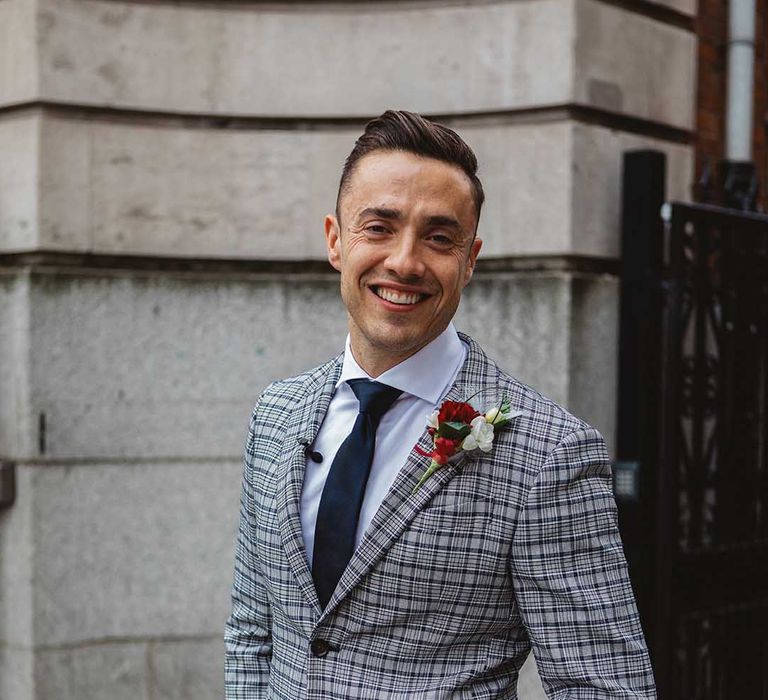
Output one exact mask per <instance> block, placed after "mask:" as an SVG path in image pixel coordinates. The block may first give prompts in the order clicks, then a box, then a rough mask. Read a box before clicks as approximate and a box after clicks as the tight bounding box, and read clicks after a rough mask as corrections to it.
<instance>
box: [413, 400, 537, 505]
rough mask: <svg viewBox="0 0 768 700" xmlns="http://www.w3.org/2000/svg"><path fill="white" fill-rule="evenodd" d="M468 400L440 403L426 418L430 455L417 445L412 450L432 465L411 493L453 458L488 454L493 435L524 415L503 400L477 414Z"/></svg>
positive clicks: (491, 445)
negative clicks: (430, 446) (464, 454)
mask: <svg viewBox="0 0 768 700" xmlns="http://www.w3.org/2000/svg"><path fill="white" fill-rule="evenodd" d="M478 393H479V392H478ZM471 398H472V397H470V399H468V400H467V401H443V403H442V404H441V405H440V408H438V409H436V410H435V411H434V412H433V413H431V414H430V415H429V416H427V432H428V433H429V435H430V436H431V437H432V451H431V452H427V451H426V450H423V449H422V448H421V447H419V445H416V447H415V448H414V449H415V450H416V451H417V452H418V453H419V454H420V455H422V456H423V457H431V458H432V461H431V462H430V464H429V467H427V470H426V471H425V472H424V474H422V476H421V478H420V479H419V482H418V483H417V484H416V486H414V488H413V493H416V492H417V491H418V490H419V489H420V488H421V486H422V485H423V484H424V483H425V482H426V481H427V479H429V477H430V476H432V475H433V474H434V473H435V472H436V471H437V470H438V469H440V467H444V466H445V465H446V464H448V462H449V461H450V460H451V459H452V458H453V457H456V456H457V455H459V454H461V453H463V452H474V451H475V450H480V451H481V452H490V451H491V449H492V447H493V438H494V431H496V430H498V429H499V428H501V427H503V426H505V425H506V424H507V423H509V422H510V421H511V420H512V419H513V418H517V417H518V416H521V415H522V414H523V412H522V411H514V412H513V411H512V409H511V408H510V405H509V401H508V399H507V398H506V397H502V398H501V400H500V401H499V402H498V403H496V404H495V405H493V406H492V407H491V408H490V409H488V410H487V411H486V412H485V413H480V411H478V410H476V409H475V408H474V407H473V406H472V404H470V403H469V401H471Z"/></svg>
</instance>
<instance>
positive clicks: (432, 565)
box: [398, 497, 504, 583]
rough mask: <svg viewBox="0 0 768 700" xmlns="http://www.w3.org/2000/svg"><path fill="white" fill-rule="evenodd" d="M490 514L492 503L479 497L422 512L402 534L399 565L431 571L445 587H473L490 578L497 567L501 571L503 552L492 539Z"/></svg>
mask: <svg viewBox="0 0 768 700" xmlns="http://www.w3.org/2000/svg"><path fill="white" fill-rule="evenodd" d="M494 510H495V509H494V503H493V501H492V500H490V499H489V498H483V497H477V498H464V499H461V500H456V501H453V502H450V503H448V502H446V503H439V504H437V503H436V504H434V505H433V506H432V507H429V508H425V509H424V510H423V511H421V512H420V513H418V515H416V517H415V518H414V519H413V520H412V521H411V523H410V525H409V526H408V528H407V529H406V530H405V532H404V533H403V536H402V538H401V540H400V545H401V546H400V547H399V548H398V555H399V558H400V559H401V561H402V563H403V564H405V563H407V564H408V565H409V566H412V567H416V568H420V569H421V568H423V569H424V570H431V571H432V572H433V574H434V575H435V576H436V577H437V579H438V580H442V579H444V582H445V583H448V582H450V581H451V580H453V581H456V582H458V581H460V580H464V581H474V582H476V583H477V582H479V581H480V580H481V579H487V578H488V577H492V576H494V575H495V572H494V570H495V569H496V568H497V567H501V570H503V565H502V564H503V563H502V562H501V557H502V550H503V548H504V547H503V543H502V542H500V541H499V538H498V536H494V532H495V531H496V528H495V526H494ZM441 572H443V573H444V574H445V576H443V575H442V573H441Z"/></svg>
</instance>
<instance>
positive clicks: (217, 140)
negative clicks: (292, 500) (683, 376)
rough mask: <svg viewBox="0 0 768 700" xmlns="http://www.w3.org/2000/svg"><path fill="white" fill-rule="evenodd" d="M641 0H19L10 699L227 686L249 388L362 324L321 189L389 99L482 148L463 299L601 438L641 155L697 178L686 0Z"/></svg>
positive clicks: (5, 618) (2, 696) (7, 139)
mask: <svg viewBox="0 0 768 700" xmlns="http://www.w3.org/2000/svg"><path fill="white" fill-rule="evenodd" d="M623 5H624V3H619V2H617V3H616V4H615V5H614V4H611V3H610V2H598V1H597V0H529V1H528V2H518V1H517V0H509V1H506V2H487V3H486V2H469V1H467V2H454V1H453V0H450V1H449V0H445V1H443V0H414V1H413V2H400V1H392V0H375V1H374V2H366V3H333V2H312V3H289V2H284V3H230V2H210V1H208V0H206V1H202V0H199V1H198V0H190V1H189V2H184V3H175V2H140V1H134V0H0V153H2V154H3V157H2V158H1V159H0V457H5V458H13V459H15V460H17V461H18V485H19V489H18V498H17V502H16V504H15V505H14V506H13V508H11V509H10V510H8V511H5V512H0V700H48V699H51V700H54V699H55V700H61V699H62V698H63V699H64V700H69V699H70V698H71V699H72V700H75V699H77V700H115V699H116V700H120V698H124V697H125V698H132V699H133V698H138V699H140V700H144V699H146V700H165V699H166V698H167V699H171V698H184V700H204V699H207V698H216V697H221V685H222V682H221V654H222V642H221V634H222V627H223V618H224V616H225V615H226V609H227V605H228V602H227V598H228V590H229V582H230V577H231V570H232V544H233V543H232V538H233V533H234V527H235V521H236V517H237V507H238V504H237V495H238V489H239V472H240V461H239V455H240V452H241V450H242V442H243V438H244V435H245V425H246V421H247V418H248V414H249V410H250V406H251V404H252V403H253V401H254V399H255V396H256V394H257V393H258V391H259V390H260V389H261V388H262V387H263V386H264V384H266V383H267V382H268V381H270V380H271V379H273V378H275V377H279V376H286V375H288V374H292V373H294V372H297V371H299V370H301V369H304V368H306V367H308V366H310V365H313V364H315V363H317V362H320V361H322V360H324V359H326V358H327V357H329V356H331V355H333V354H335V352H337V351H338V349H340V347H341V344H342V342H343V337H344V332H345V329H344V326H345V320H344V314H343V309H342V307H341V304H340V302H339V299H338V296H337V290H336V286H337V280H336V278H335V277H334V276H333V275H332V274H330V273H329V272H325V271H324V268H322V267H321V266H320V262H319V261H322V260H323V259H324V249H323V242H322V217H323V215H324V214H325V213H326V212H327V211H329V210H331V209H332V207H333V204H334V200H335V190H336V185H337V181H338V175H339V171H340V167H341V163H342V161H343V159H344V157H345V156H346V154H347V152H348V151H349V149H350V148H351V145H352V142H353V140H354V138H355V137H356V135H357V134H358V133H359V132H360V129H361V127H362V125H363V123H364V122H365V120H366V119H367V118H369V117H370V116H373V115H375V114H377V113H379V112H380V111H382V110H383V109H385V108H388V107H401V108H408V109H412V110H415V111H421V112H424V113H426V114H430V115H438V116H440V117H441V119H443V120H444V121H446V122H447V123H449V124H451V125H452V126H454V127H455V128H456V129H457V130H458V131H459V132H460V133H461V134H462V135H463V136H464V137H465V138H466V139H467V140H468V142H469V143H470V144H471V145H472V146H473V147H474V148H475V149H476V151H477V154H478V157H479V160H480V164H481V176H482V177H483V180H484V183H485V186H486V191H487V204H486V208H485V210H484V213H483V219H482V222H481V229H480V235H481V236H482V237H483V239H484V241H485V245H484V251H483V252H484V255H485V257H486V260H488V261H489V262H488V263H486V264H485V266H484V267H482V266H481V269H480V270H479V271H478V273H477V275H476V278H475V280H474V281H473V283H472V285H471V286H470V287H469V288H468V290H467V293H466V296H465V299H464V302H463V304H462V307H461V309H460V311H459V314H458V316H457V325H458V326H459V327H460V328H462V329H464V330H467V331H468V332H470V333H471V334H472V335H474V336H475V337H476V338H477V339H478V340H480V341H481V343H483V345H484V346H485V347H486V348H487V349H488V351H489V353H490V354H491V355H493V356H495V357H496V358H497V359H498V360H499V361H500V362H501V364H502V365H503V366H505V367H506V368H507V369H508V370H510V371H511V372H513V373H515V374H516V375H517V376H519V377H520V378H521V379H522V380H523V381H525V382H527V383H530V384H532V385H534V386H536V387H537V388H539V389H541V390H542V391H543V392H544V393H546V394H548V395H550V396H552V398H554V399H555V400H557V401H560V402H561V403H564V404H566V405H567V406H569V407H570V408H571V409H572V410H574V412H576V413H578V414H579V415H581V416H583V417H585V418H586V419H587V420H589V421H591V422H593V423H594V424H595V425H596V426H597V427H599V428H600V429H601V430H602V431H603V432H604V433H605V436H606V438H607V440H608V442H609V445H610V444H612V441H613V433H614V430H615V419H614V413H615V400H614V393H615V367H616V352H617V348H616V325H617V306H618V280H617V276H616V265H615V261H616V259H617V258H618V256H619V254H620V251H619V193H620V167H621V157H622V152H623V151H624V150H626V149H630V148H633V149H634V148H640V147H653V148H658V149H660V150H662V151H664V152H665V153H666V154H667V156H668V161H669V175H668V181H669V182H668V194H669V196H670V197H675V198H683V199H685V198H687V195H688V192H689V188H690V184H691V181H692V157H691V153H692V151H691V147H690V143H691V140H692V134H691V131H690V130H691V128H692V124H693V102H694V92H693V72H694V66H695V39H694V35H693V33H692V32H691V31H690V30H689V29H690V26H692V20H691V18H692V17H693V16H694V15H695V9H696V8H695V0H662V1H661V2H659V3H657V4H656V5H657V7H656V9H655V10H654V11H653V12H651V13H650V14H643V7H644V6H643V7H638V8H636V10H633V11H630V10H629V9H627V7H626V6H623ZM651 15H652V16H651ZM686 26H688V27H689V29H686V28H685V27H686ZM381 27H386V28H387V31H386V32H382V31H381ZM135 256H145V258H146V259H139V258H137V257H135ZM227 259H229V260H232V261H233V262H232V263H226V264H223V263H221V261H222V260H227ZM278 261H283V262H282V263H280V264H279V265H278ZM178 270H182V271H181V272H179V271H178ZM270 270H271V272H270ZM255 271H258V272H255ZM520 697H521V698H522V700H540V699H541V698H542V697H543V695H542V691H541V688H540V687H539V685H538V682H537V679H536V671H535V666H534V665H532V664H527V665H526V667H525V672H524V674H523V677H522V678H521V682H520Z"/></svg>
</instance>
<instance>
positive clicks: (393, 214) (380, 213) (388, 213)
mask: <svg viewBox="0 0 768 700" xmlns="http://www.w3.org/2000/svg"><path fill="white" fill-rule="evenodd" d="M369 216H375V217H376V218H377V219H391V220H394V221H397V220H399V219H402V218H403V213H402V212H401V211H400V210H399V209H388V208H386V207H367V208H366V209H363V211H361V212H360V213H359V214H358V215H357V220H358V221H359V220H360V219H366V218H368V217H369Z"/></svg>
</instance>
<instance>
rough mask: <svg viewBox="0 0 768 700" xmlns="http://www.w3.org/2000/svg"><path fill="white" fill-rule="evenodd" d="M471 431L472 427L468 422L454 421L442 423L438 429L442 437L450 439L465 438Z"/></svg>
mask: <svg viewBox="0 0 768 700" xmlns="http://www.w3.org/2000/svg"><path fill="white" fill-rule="evenodd" d="M471 432H472V428H471V427H470V426H468V425H467V424H466V423H459V422H454V421H450V422H448V421H447V422H445V423H440V429H439V430H438V434H439V435H440V437H444V438H447V439H448V440H463V439H464V438H465V437H467V435H469V434H470V433H471Z"/></svg>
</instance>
